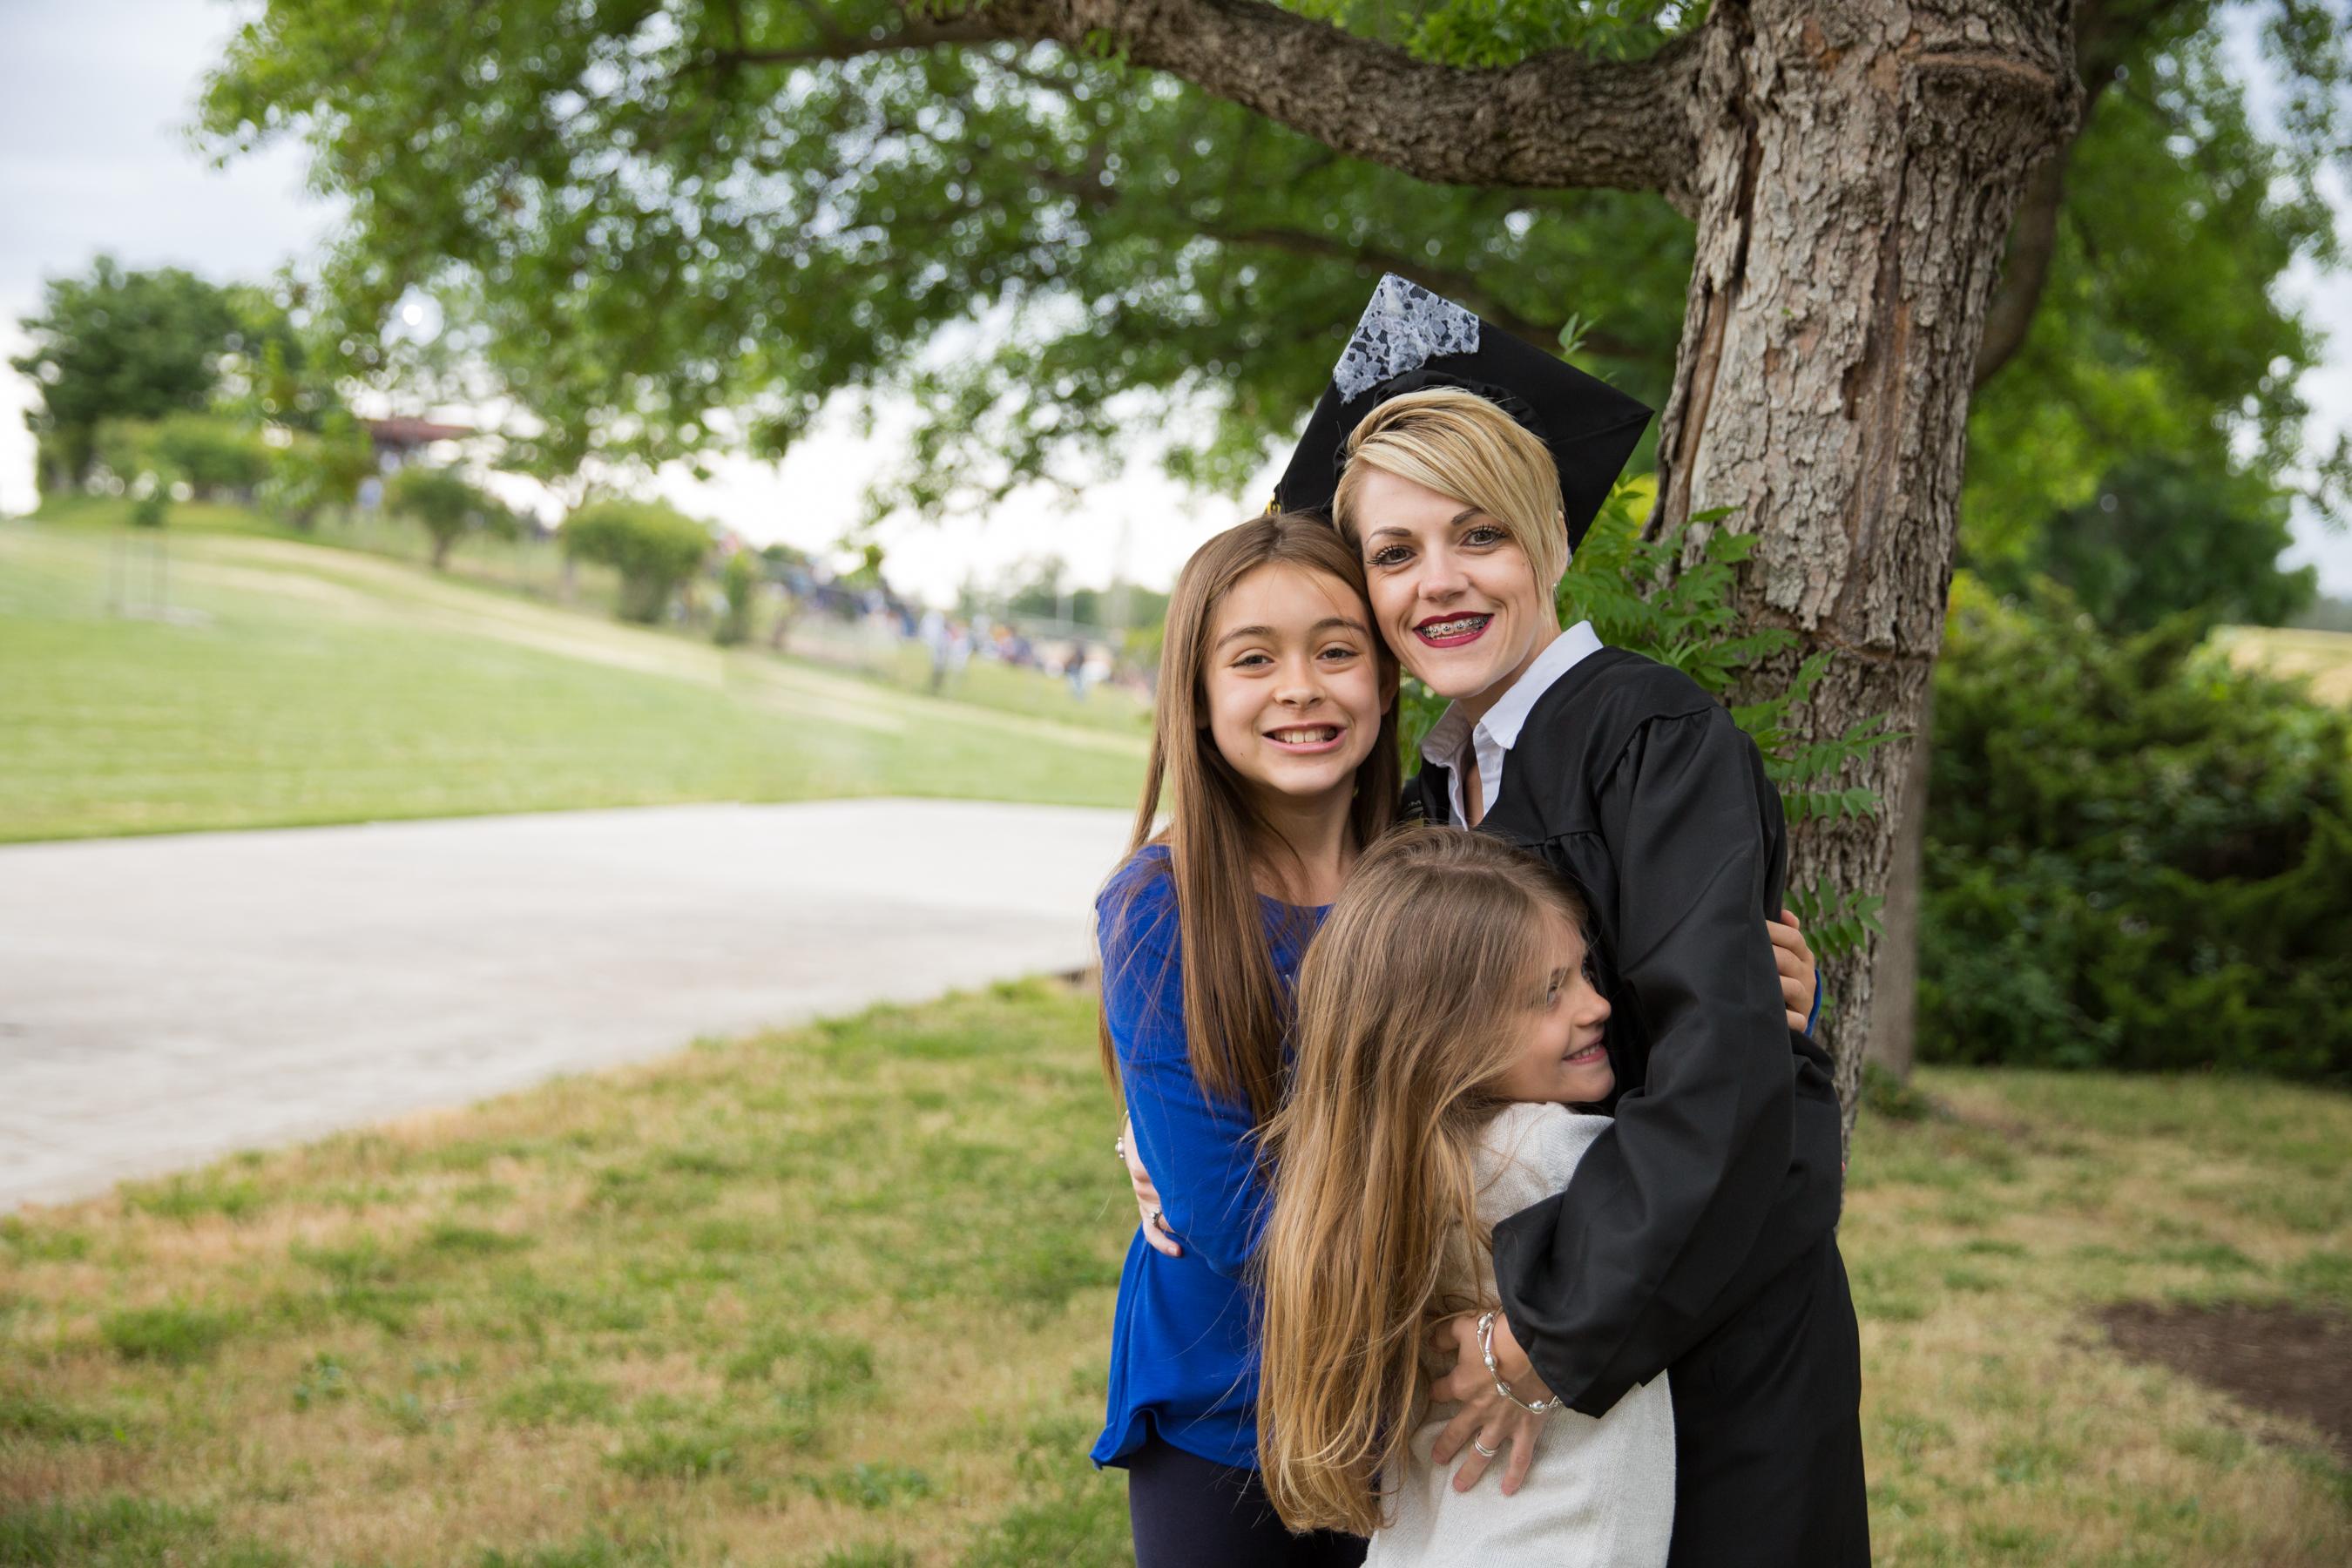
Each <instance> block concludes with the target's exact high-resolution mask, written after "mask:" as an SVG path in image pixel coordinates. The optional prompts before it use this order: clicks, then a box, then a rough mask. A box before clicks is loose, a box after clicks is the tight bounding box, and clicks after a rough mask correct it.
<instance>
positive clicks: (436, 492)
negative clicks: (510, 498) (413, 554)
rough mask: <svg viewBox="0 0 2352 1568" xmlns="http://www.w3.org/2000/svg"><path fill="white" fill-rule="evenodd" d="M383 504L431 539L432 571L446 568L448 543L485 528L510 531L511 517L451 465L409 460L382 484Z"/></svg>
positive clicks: (451, 544) (454, 542) (449, 544)
mask: <svg viewBox="0 0 2352 1568" xmlns="http://www.w3.org/2000/svg"><path fill="white" fill-rule="evenodd" d="M383 503H384V506H385V507H386V508H387V509H388V510H392V511H394V512H397V513H399V514H400V515H402V516H404V517H411V518H415V520H416V521H417V522H418V523H419V524H421V525H422V526H423V527H424V529H425V536H426V537H427V538H429V539H430V540H432V542H433V570H435V571H436V572H439V571H443V570H446V567H447V566H448V563H449V551H450V548H451V546H453V545H455V544H456V543H457V541H459V540H461V539H463V538H465V537H466V535H467V534H468V533H473V532H476V531H483V530H489V531H511V530H512V528H513V519H512V517H511V516H510V515H509V513H508V512H507V510H506V509H505V508H504V507H502V506H500V505H499V503H498V502H497V501H495V500H491V499H490V498H489V497H488V496H487V495H484V494H483V493H482V492H481V491H480V490H479V489H476V488H475V487H474V486H473V485H471V484H468V483H467V480H466V477H465V475H463V474H460V473H458V472H457V470H456V469H454V468H428V467H426V466H425V465H423V464H421V463H412V464H410V465H409V466H408V467H406V468H402V469H401V470H400V471H399V472H398V473H396V474H394V475H393V476H392V480H391V482H390V483H389V484H387V485H385V486H384V491H383Z"/></svg>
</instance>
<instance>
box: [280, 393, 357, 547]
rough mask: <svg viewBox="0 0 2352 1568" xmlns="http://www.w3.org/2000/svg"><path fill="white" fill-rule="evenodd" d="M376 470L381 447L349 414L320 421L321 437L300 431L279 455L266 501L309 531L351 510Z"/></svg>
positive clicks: (319, 433) (299, 526)
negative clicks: (332, 514)
mask: <svg viewBox="0 0 2352 1568" xmlns="http://www.w3.org/2000/svg"><path fill="white" fill-rule="evenodd" d="M374 472H375V445H374V443H373V442H372V441H370V440H369V439H368V433H367V431H366V430H365V429H364V428H363V427H362V426H361V425H360V424H359V423H358V422H357V421H356V420H354V419H352V417H351V416H349V415H348V414H343V413H341V412H337V413H335V414H332V415H330V416H328V417H327V418H326V419H324V420H323V421H321V422H320V427H319V432H318V434H317V435H315V436H313V435H308V434H303V433H299V432H298V433H297V434H296V435H295V436H294V437H293V439H292V440H291V441H289V443H288V444H287V445H286V446H285V447H282V448H280V449H279V450H278V452H277V453H276V454H275V456H274V458H273V459H272V461H271V464H270V470H269V479H268V482H267V484H266V485H265V486H264V487H263V491H262V500H263V504H265V505H266V506H268V508H269V510H272V511H274V512H276V513H278V515H279V516H281V517H283V518H285V519H286V520H287V521H289V522H291V523H293V524H294V526H295V527H297V528H309V527H310V525H311V524H312V523H313V522H315V521H317V520H318V516H319V513H320V511H321V510H327V509H330V508H332V509H335V510H348V509H349V508H350V506H351V505H352V502H353V501H354V500H357V499H358V497H359V493H360V484H361V482H362V480H364V479H367V477H368V476H369V475H371V474H373V473H374Z"/></svg>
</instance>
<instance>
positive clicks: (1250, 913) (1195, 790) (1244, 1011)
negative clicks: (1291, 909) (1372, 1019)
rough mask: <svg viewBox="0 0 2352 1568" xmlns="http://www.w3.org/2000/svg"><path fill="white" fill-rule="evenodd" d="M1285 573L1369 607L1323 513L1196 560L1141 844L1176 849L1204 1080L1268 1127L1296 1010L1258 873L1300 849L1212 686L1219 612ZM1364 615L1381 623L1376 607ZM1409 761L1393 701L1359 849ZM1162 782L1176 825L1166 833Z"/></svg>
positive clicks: (1174, 872) (1190, 1024) (1355, 828)
mask: <svg viewBox="0 0 2352 1568" xmlns="http://www.w3.org/2000/svg"><path fill="white" fill-rule="evenodd" d="M1276 565H1280V566H1295V567H1298V568H1301V569H1304V570H1306V571H1309V572H1315V573H1319V574H1322V575H1324V576H1327V577H1330V578H1333V579H1335V580H1337V581H1338V582H1339V583H1341V584H1344V585H1345V586H1346V587H1347V589H1348V591H1349V593H1351V594H1353V595H1355V597H1356V600H1357V602H1358V603H1359V604H1366V603H1367V601H1366V598H1365V594H1364V568H1363V563H1361V562H1360V561H1359V560H1357V559H1356V552H1354V551H1353V550H1351V549H1349V547H1348V545H1347V544H1345V543H1344V542H1341V540H1340V538H1339V535H1338V534H1337V533H1335V532H1333V531H1332V529H1331V525H1330V524H1329V523H1328V522H1326V521H1323V520H1322V519H1321V518H1319V517H1314V516H1310V515H1307V514H1305V513H1297V512H1284V513H1278V514H1276V515H1272V516H1267V517H1259V518H1253V519H1251V520H1250V521H1247V522H1244V523H1243V524H1242V525H1241V526H1239V527H1238V528H1229V529H1227V530H1226V531H1224V532H1223V533H1220V534H1218V535H1217V536H1216V537H1215V538H1213V539H1212V540H1210V541H1209V542H1207V543H1206V544H1203V545H1202V546H1201V548H1200V549H1198V550H1196V551H1194V552H1192V559H1191V560H1190V561H1188V562H1186V563H1184V570H1183V573H1182V574H1181V575H1180V576H1178V578H1177V579H1176V588H1175V592H1174V593H1173V594H1172V595H1171V596H1170V598H1169V601H1168V631H1167V639H1166V642H1165V644H1164V645H1163V647H1162V649H1161V652H1160V701H1159V707H1158V710H1157V715H1156V722H1155V724H1154V728H1153V731H1152V737H1151V760H1150V764H1149V765H1148V766H1147V767H1146V768H1145V770H1144V778H1143V799H1142V802H1141V804H1140V805H1139V806H1138V807H1137V808H1136V814H1135V832H1134V835H1133V836H1132V837H1131V838H1130V839H1129V844H1128V850H1129V854H1130V855H1132V854H1133V853H1134V852H1135V851H1136V850H1138V849H1139V848H1141V847H1143V846H1144V845H1145V844H1147V843H1150V842H1153V841H1154V840H1155V839H1157V840H1162V841H1164V842H1165V843H1166V844H1167V846H1168V862H1169V870H1168V874H1169V875H1171V876H1172V877H1173V878H1174V879H1175V893H1176V918H1177V931H1178V935H1179V938H1180V940H1181V950H1182V953H1183V996H1184V1034H1185V1042H1186V1046H1187V1048H1188V1051H1189V1053H1190V1056H1191V1058H1192V1074H1193V1076H1194V1077H1195V1078H1196V1079H1199V1080H1200V1083H1201V1087H1202V1089H1203V1090H1205V1091H1206V1092H1208V1093H1209V1094H1211V1095H1213V1096H1215V1097H1217V1098H1220V1099H1226V1100H1237V1101H1239V1102H1241V1103H1243V1104H1244V1105H1246V1106H1248V1107H1249V1110H1250V1119H1251V1121H1252V1122H1253V1124H1255V1125H1257V1126H1264V1125H1265V1121H1266V1119H1267V1118H1268V1117H1270V1116H1272V1115H1273V1114H1274V1110H1275V1107H1276V1105H1278V1104H1279V1103H1280V1102H1281V1099H1282V1077H1283V1073H1282V1053H1283V1040H1284V1038H1285V1037H1286V1035H1287V1034H1288V1032H1289V1007H1288V998H1287V995H1286V988H1285V987H1284V986H1283V984H1282V983H1281V980H1280V977H1279V976H1277V975H1276V973H1275V969H1274V951H1273V945H1272V943H1271V942H1269V940H1268V936H1267V931H1266V922H1265V916H1264V915H1263V913H1262V912H1261V910H1260V908H1259V905H1258V898H1257V882H1256V879H1255V876H1254V875H1253V868H1255V866H1256V865H1258V864H1260V863H1261V862H1264V861H1266V860H1269V859H1271V858H1276V857H1278V856H1280V855H1283V854H1285V853H1287V852H1288V850H1289V847H1288V846H1287V845H1286V844H1285V843H1283V842H1282V841H1281V839H1280V837H1279V836H1278V835H1276V833H1275V831H1274V829H1273V828H1272V827H1271V826H1269V825H1268V824H1267V823H1266V822H1265V819H1264V817H1263V816H1261V815H1260V814H1259V812H1258V810H1257V808H1256V806H1255V805H1254V804H1252V801H1251V797H1250V792H1249V789H1248V787H1247V785H1246V784H1244V781H1243V779H1242V777H1241V775H1240V774H1238V773H1235V772H1234V768H1233V764H1232V763H1228V762H1226V761H1225V759H1224V756H1223V753H1222V752H1219V751H1218V750H1217V743H1216V741H1215V739H1214V738H1213V736H1212V735H1211V734H1210V732H1209V715H1208V707H1207V700H1208V699H1207V687H1206V679H1207V673H1208V655H1209V640H1210V631H1211V628H1212V626H1213V625H1214V623H1215V619H1216V614H1217V606H1218V605H1220V604H1222V603H1223V600H1224V597H1225V595H1226V594H1227V593H1229V592H1231V591H1232V589H1233V586H1234V584H1236V583H1238V582H1240V581H1241V580H1242V578H1243V577H1244V576H1246V575H1247V574H1250V573H1252V572H1255V570H1257V569H1258V568H1259V567H1261V566H1276ZM1365 613H1366V616H1367V618H1368V619H1369V616H1370V610H1369V608H1367V610H1366V612H1365ZM1372 641H1373V648H1372V654H1373V657H1374V658H1375V659H1376V660H1378V662H1379V666H1380V669H1381V680H1382V684H1383V686H1384V687H1385V688H1386V689H1390V690H1393V689H1394V688H1395V680H1396V675H1395V663H1394V660H1393V658H1392V657H1391V655H1390V653H1389V651H1388V648H1387V646H1386V645H1385V644H1383V643H1381V641H1380V639H1379V638H1378V637H1374V638H1373V639H1372ZM1400 766H1401V764H1400V763H1399V762H1398V759H1397V736H1396V704H1395V703H1394V702H1393V701H1391V703H1389V705H1388V707H1387V710H1385V711H1384V712H1382V713H1381V729H1380V734H1379V736H1378V738H1377V739H1375V741H1374V742H1373V743H1372V752H1371V755H1370V756H1369V757H1367V758H1366V759H1365V760H1364V762H1363V763H1361V765H1360V766H1359V767H1358V768H1357V769H1356V796H1355V800H1354V803H1353V804H1352V805H1350V806H1349V831H1350V833H1351V834H1352V836H1353V837H1354V841H1355V842H1356V843H1357V844H1359V845H1365V844H1370V842H1371V841H1372V840H1373V839H1375V838H1377V837H1380V836H1381V833H1382V832H1383V831H1384V830H1386V828H1387V827H1388V826H1389V824H1390V823H1391V821H1393V820H1394V819H1395V816H1396V805H1397V794H1398V779H1399V773H1400ZM1163 788H1164V789H1165V791H1166V794H1167V805H1168V826H1167V828H1166V829H1165V831H1163V832H1160V833H1155V832H1154V831H1153V824H1154V821H1155V819H1156V818H1157V816H1158V815H1159V810H1160V795H1161V792H1162V790H1163ZM1294 858H1295V857H1294ZM1298 918H1300V919H1304V917H1303V916H1300V917H1298ZM1297 934H1298V935H1300V936H1302V937H1303V936H1304V935H1305V934H1306V933H1305V932H1304V931H1300V932H1299V933H1297ZM1102 1048H1103V1067H1104V1070H1105V1071H1106V1072H1108V1074H1109V1075H1110V1078H1111V1081H1112V1082H1113V1083H1117V1082H1118V1055H1117V1053H1116V1051H1115V1050H1114V1048H1113V1047H1112V1044H1111V1038H1110V1030H1109V1026H1108V1023H1106V1024H1105V1025H1104V1026H1103V1029H1102Z"/></svg>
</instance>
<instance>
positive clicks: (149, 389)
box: [8, 256, 241, 485]
mask: <svg viewBox="0 0 2352 1568" xmlns="http://www.w3.org/2000/svg"><path fill="white" fill-rule="evenodd" d="M17 324H18V325H19V326H20V327H22V328H23V329H24V331H25V334H26V336H27V337H29V338H31V339H32V340H33V352H32V353H28V354H26V355H23V356H21V357H18V358H15V359H11V360H10V361H9V362H8V363H10V364H11V365H12V366H14V367H15V368H16V370H17V371H19V372H21V373H22V374H25V375H26V376H28V377H30V378H31V379H32V381H33V383H34V385H35V386H36V387H37V390H38V391H39V394H40V398H41V403H40V406H39V407H38V408H37V409H34V410H32V411H31V412H29V413H27V414H26V421H25V422H26V426H28V427H30V428H31V429H32V430H33V431H34V433H35V434H36V435H37V436H40V437H43V438H44V439H45V440H47V441H48V442H49V443H50V449H51V450H52V451H53V452H54V453H55V454H56V456H57V458H58V463H59V467H60V469H61V471H59V472H56V473H51V474H47V475H44V476H43V479H44V482H45V483H54V484H64V485H79V484H80V483H81V482H82V481H83V480H84V479H88V478H89V468H90V463H91V461H92V459H93V458H95V456H96V443H97V436H98V427H99V426H100V423H102V422H103V421H106V420H109V419H133V420H152V419H160V418H162V417H163V416H165V415H167V414H172V413H174V412H183V411H186V412H195V411H201V410H202V409H203V408H204V407H205V404H206V402H207V400H208V399H209V398H210V397H211V396H212V393H213V388H214V386H215V384H216V383H217V381H218V380H219V374H220V363H219V362H220V357H221V355H222V353H224V352H226V350H228V349H229V348H230V346H231V343H232V340H234V339H235V338H236V335H237V333H238V330H239V327H240V324H241V323H240V321H239V320H238V317H237V313H236V310H235V309H234V307H233V306H232V304H231V302H230V300H229V298H228V296H227V295H226V292H225V291H224V290H222V289H219V288H217V287H215V285H213V284H210V283H207V282H205V280H204V279H201V278H198V277H196V276H195V275H194V273H190V272H186V271H184V270H182V269H181V268H176V267H169V268H163V269H161V270H159V271H154V272H125V271H124V270H122V268H120V267H118V266H117V265H116V264H115V262H114V259H113V258H111V257H106V256H101V257H100V258H98V259H97V261H95V262H94V263H93V264H92V265H91V268H90V271H89V276H88V277H87V278H52V279H49V280H48V283H47V287H46V288H45V289H43V292H42V302H41V310H39V312H38V313H37V314H35V315H31V316H26V317H24V318H22V319H21V320H20V321H19V322H18V323H17Z"/></svg>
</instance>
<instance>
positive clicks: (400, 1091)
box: [0, 800, 1131, 1212]
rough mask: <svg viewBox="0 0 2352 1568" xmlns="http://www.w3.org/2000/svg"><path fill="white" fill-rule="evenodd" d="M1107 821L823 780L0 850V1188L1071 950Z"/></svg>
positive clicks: (620, 1054) (1081, 952) (562, 1068)
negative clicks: (707, 799) (672, 801)
mask: <svg viewBox="0 0 2352 1568" xmlns="http://www.w3.org/2000/svg"><path fill="white" fill-rule="evenodd" d="M1130 820H1131V819H1130V818H1129V816H1128V814H1126V813H1124V812H1113V811H1085V810H1073V809H1066V808H1061V807H1051V806H1024V805H986V804H981V803H976V802H965V801H901V800H881V801H830V802H820V803H816V804H813V805H685V806H659V807H652V808H646V809H641V810H633V811H583V812H565V813H560V814H554V815H547V816H502V817H478V818H470V819H467V820H462V821H439V822H410V823H378V824H371V825H368V826H355V827H320V828H298V829H289V830H283V831H275V832H266V833H206V834H190V835H187V836H185V837H168V838H132V839H104V840H99V841H95V842H89V843H74V844H37V845H26V846H17V847H8V848H0V1212H5V1211H6V1210H8V1209H12V1208H15V1207H16V1206H17V1205H21V1204H24V1203H26V1202H57V1201H60V1200H62V1199H66V1198H70V1197H76V1196H80V1195H83V1194H89V1193H92V1192H96V1191H99V1190H101V1189H103V1188H104V1187H106V1186H107V1185H109V1184H111V1183H112V1182H115V1181H117V1180H119V1179H121V1178H122V1177H125V1176H130V1175H139V1174H147V1173H155V1172H159V1171H166V1170H172V1169H175V1168H179V1167H184V1166H188V1165H193V1164H196V1163H201V1162H203V1161H205V1160H209V1159H211V1158H214V1157H215V1156H217V1155H220V1154H223V1153H226V1152H231V1151H234V1150H238V1149H247V1148H255V1147H259V1146H263V1145H267V1144H272V1143H282V1142H289V1141H291V1140H296V1139H300V1138H306V1137H311V1136H315V1135H317V1134H319V1133H321V1132H325V1131H331V1130H332V1129H335V1128H339V1127H348V1126H352V1125H355V1124H358V1123H362V1122H367V1121H376V1120H379V1119H381V1118H383V1117H386V1116H389V1115H393V1114H395V1113H398V1112H402V1111H407V1110H417V1109H420V1108H424V1107H427V1106H438V1105H452V1104H462V1103H465V1102H467V1101H468V1100H476V1099H478V1098H481V1097H483V1096H485V1095H488V1094H492V1093H496V1092H499V1091H500V1090H504V1089H514V1088H518V1087H520V1086H521V1085H524V1084H529V1083H534V1082H537V1081H539V1080H541V1079H546V1078H548V1077H551V1076H552V1075H554V1074H557V1073H562V1072H570V1071H575V1070H578V1069H581V1068H596V1067H602V1066H605V1065H608V1064H610V1063H614V1062H620V1061H626V1060H631V1059H635V1058H646V1057H654V1056H660V1055H664V1054H666V1053H667V1052H671V1051H675V1050H677V1049H679V1048H681V1047H684V1046H685V1045H687V1044H688V1042H689V1041H691V1040H692V1039H693V1038H694V1037H696V1036H698V1035H722V1034H738V1033H743V1032H746V1031H749V1030H751V1029H755V1028H758V1027H760V1026H762V1025H771V1024H787V1023H793V1022H797V1021H800V1020H803V1019H806V1018H810V1017H814V1016H820V1015H824V1014H834V1013H841V1012H845V1011H850V1010H854V1009H856V1008H858V1007H862V1006H864V1005H866V1004H867V1003H870V1002H875V1001H881V1000H885V999H892V1000H912V999H915V998H919V997H924V996H930V995H936V994H939V993H940V992H944V991H948V990H951V989H954V988H956V987H958V986H965V985H972V984H980V983H982V982H985V981H989V980H993V979H1000V978H1003V977H1006V976H1011V975H1016V974H1024V973H1036V972H1039V971H1059V970H1072V969H1076V968H1078V967H1080V966H1082V965H1083V964H1085V963H1087V961H1088V957H1089V952H1090V947H1091V933H1090V931H1089V929H1088V923H1087V910H1088V905H1089V900H1091V898H1092V895H1093V892H1094V889H1095V888H1096V886H1097V884H1098V883H1099V882H1100V881H1101V879H1103V877H1104V876H1105V875H1107V874H1108V871H1109V868H1110V867H1111V865H1112V863H1113V862H1114V861H1115V860H1116V859H1117V858H1118V850H1119V848H1120V847H1121V846H1122V845H1123V844H1124V843H1125V842H1126V834H1127V829H1128V824H1129V821H1130Z"/></svg>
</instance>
